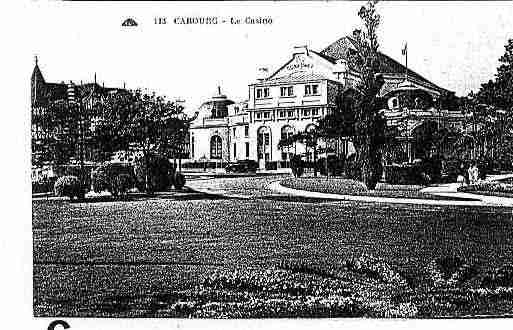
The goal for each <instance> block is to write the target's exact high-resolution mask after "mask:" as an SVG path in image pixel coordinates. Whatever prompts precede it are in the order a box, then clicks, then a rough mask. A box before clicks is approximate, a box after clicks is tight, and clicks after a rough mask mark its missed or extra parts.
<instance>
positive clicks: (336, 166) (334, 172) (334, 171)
mask: <svg viewBox="0 0 513 330" xmlns="http://www.w3.org/2000/svg"><path fill="white" fill-rule="evenodd" d="M317 169H318V170H319V172H320V173H321V175H326V158H325V157H323V158H320V159H319V160H318V161H317ZM328 171H329V174H330V175H331V176H340V175H342V172H343V171H344V159H343V158H342V159H339V158H338V157H337V156H336V155H329V156H328Z"/></svg>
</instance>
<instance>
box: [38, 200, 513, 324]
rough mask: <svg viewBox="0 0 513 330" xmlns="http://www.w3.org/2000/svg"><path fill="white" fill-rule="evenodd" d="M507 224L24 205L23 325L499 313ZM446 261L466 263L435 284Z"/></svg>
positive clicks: (441, 217)
mask: <svg viewBox="0 0 513 330" xmlns="http://www.w3.org/2000/svg"><path fill="white" fill-rule="evenodd" d="M512 223H513V222H512V213H511V209H495V208H464V207H454V208H452V207H429V208H427V207H423V206H411V205H409V206H402V205H390V206H383V205H374V204H365V203H352V202H347V203H346V202H330V203H328V202H326V203H321V202H315V203H314V202H311V203H309V202H304V201H303V202H294V201H291V200H278V199H274V198H272V197H269V198H260V199H254V200H225V199H204V198H203V197H198V198H196V199H195V198H192V199H184V200H173V199H152V200H138V201H125V202H122V201H118V202H98V203H88V204H86V203H69V202H67V201H51V200H50V201H45V200H41V201H34V202H33V247H34V257H33V258H34V314H35V315H36V316H68V317H69V316H97V317H99V316H106V317H148V316H176V317H188V316H193V317H259V316H267V317H285V316H412V317H432V316H447V315H450V316H458V315H467V314H474V313H479V314H502V313H506V312H511V311H512V310H513V302H512V301H513V300H512V297H513V295H512V293H511V292H510V291H508V290H509V289H508V288H496V287H490V288H488V287H486V288H484V287H482V283H483V278H484V276H486V274H487V272H489V271H491V270H493V269H496V268H497V267H500V266H502V265H504V264H505V263H509V262H512V257H511V256H512V252H513V226H512ZM362 255H364V256H369V259H366V258H367V257H364V259H362V260H363V261H362V262H360V261H357V262H355V261H354V260H355V258H356V260H360V259H358V258H360V257H361V256H362ZM445 256H457V257H459V258H460V259H461V260H463V261H464V264H458V265H457V267H456V268H454V269H456V271H455V270H454V269H452V270H451V271H447V274H446V273H444V270H443V269H444V268H443V267H442V268H440V267H438V266H436V265H437V264H436V262H435V263H434V260H435V259H437V258H442V257H445ZM368 260H370V261H368ZM374 260H377V261H374ZM284 263H285V264H287V265H289V266H287V267H284V266H283V265H284ZM290 265H292V266H290ZM437 267H438V268H437ZM444 267H445V266H444ZM458 267H459V268H458ZM465 267H467V268H469V269H472V272H466V270H465V269H466V268H465ZM460 268H461V269H463V270H465V271H463V270H461V269H460ZM312 269H314V270H321V271H317V272H312V271H311V270H312ZM234 271H238V272H237V273H234ZM458 272H460V273H462V274H463V275H461V274H460V275H458V274H459V273H458ZM387 274H388V275H387ZM390 274H393V275H390ZM394 274H395V275H394ZM455 274H456V275H455ZM388 278H392V280H390V279H388ZM397 278H398V279H397ZM451 278H452V279H455V280H454V281H452V280H451ZM269 279H271V282H269V283H268V282H266V281H268V280H269ZM262 281H263V282H262ZM397 281H398V282H397ZM444 281H445V282H444ZM451 281H452V282H451ZM261 283H268V284H266V285H262V284H261ZM397 283H402V284H401V285H398V284H397ZM404 283H407V286H406V287H403V284H404ZM440 283H441V284H440ZM444 283H445V284H444ZM313 287H315V288H319V289H316V290H314V291H312V290H313V289H312V288H313ZM267 288H275V289H272V290H274V291H272V290H271V291H269V290H270V289H267ZM291 288H294V289H293V290H292V289H291ZM298 288H303V289H301V290H303V291H301V290H300V289H298ZM291 290H292V291H291ZM298 290H299V291H298ZM305 290H306V291H305Z"/></svg>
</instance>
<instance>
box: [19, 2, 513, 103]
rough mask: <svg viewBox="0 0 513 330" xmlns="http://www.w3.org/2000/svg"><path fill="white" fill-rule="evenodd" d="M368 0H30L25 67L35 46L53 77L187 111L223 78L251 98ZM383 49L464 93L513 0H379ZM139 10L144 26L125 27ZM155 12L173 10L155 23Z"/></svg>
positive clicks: (505, 32)
mask: <svg viewBox="0 0 513 330" xmlns="http://www.w3.org/2000/svg"><path fill="white" fill-rule="evenodd" d="M362 4H363V3H362V2H292V3H284V2H254V3H237V2H228V3H133V2H130V3H118V2H111V3H106V4H105V3H104V4H102V3H95V2H86V3H69V2H51V3H45V2H33V3H31V4H30V6H29V8H28V9H29V11H30V14H31V25H32V26H33V28H32V29H31V32H30V39H31V40H30V47H29V48H30V50H31V52H32V53H31V57H26V58H27V60H28V61H32V62H31V63H27V66H26V67H27V76H29V75H30V73H31V71H32V69H33V65H34V59H33V57H34V56H35V55H37V56H38V58H39V66H40V68H41V70H42V72H43V75H44V76H45V79H46V80H47V81H51V82H61V81H69V80H73V81H74V82H75V83H79V82H80V81H83V82H91V81H93V79H94V74H95V72H96V76H97V81H98V82H99V83H100V84H101V83H104V84H105V86H109V87H122V86H123V84H124V83H125V84H126V87H127V88H148V89H149V90H152V91H156V92H157V93H158V94H162V95H166V96H167V97H168V98H170V99H177V98H178V99H183V100H185V106H186V108H187V109H188V110H190V111H195V110H196V109H197V107H198V106H199V105H200V104H201V103H202V102H204V101H205V100H207V99H208V98H209V97H211V95H213V94H214V93H215V91H216V90H217V86H218V85H220V86H221V89H222V91H223V93H224V94H227V95H228V96H229V97H230V98H231V99H233V100H235V101H242V100H244V99H247V94H248V84H249V83H252V82H254V81H255V79H256V76H257V70H258V68H260V67H268V68H269V69H270V71H273V70H275V69H277V68H279V67H280V66H281V65H283V64H284V63H285V62H286V61H287V60H288V59H290V58H291V56H292V51H293V47H294V46H298V45H307V46H308V47H309V48H311V49H313V50H322V49H323V48H324V47H326V46H328V45H329V44H330V43H332V42H334V41H335V40H337V39H338V38H340V37H342V36H344V35H348V34H351V32H352V31H353V29H354V28H357V27H358V26H359V24H360V20H359V18H358V16H357V12H358V9H359V8H360V6H361V5H362ZM378 10H379V12H380V14H381V16H382V24H381V26H380V30H379V36H380V46H381V51H382V52H384V53H385V54H387V55H389V56H391V57H392V58H394V59H396V60H398V61H400V62H401V63H404V57H403V56H402V55H401V48H402V46H403V44H404V42H407V43H408V66H409V68H410V69H412V70H414V71H416V72H418V73H420V74H421V75H423V76H424V77H426V78H427V79H429V80H431V81H433V82H434V83H436V84H438V85H439V86H442V87H444V88H447V89H449V90H452V91H455V92H456V94H457V95H466V94H467V93H468V92H469V91H471V90H477V89H478V88H479V86H480V84H481V83H483V82H486V81H488V80H489V79H492V78H493V76H494V74H495V72H496V68H497V65H498V58H499V57H500V56H501V55H502V54H503V53H504V45H505V44H506V41H507V39H508V38H513V20H511V17H513V5H512V4H511V2H492V3H490V2H413V3H412V2H381V3H379V5H378ZM206 16H218V17H219V18H220V19H226V20H228V21H229V20H230V18H231V17H236V18H241V19H242V20H244V19H245V18H246V17H247V16H251V17H264V18H271V19H272V24H269V25H257V24H253V25H248V24H240V25H232V24H218V25H180V24H175V23H174V19H175V18H176V17H206ZM127 17H133V18H134V19H135V20H136V21H137V22H138V23H139V25H138V26H137V27H133V28H123V27H121V22H122V21H123V20H124V19H125V18H127ZM155 17H166V20H167V24H161V25H157V24H155V23H154V19H155Z"/></svg>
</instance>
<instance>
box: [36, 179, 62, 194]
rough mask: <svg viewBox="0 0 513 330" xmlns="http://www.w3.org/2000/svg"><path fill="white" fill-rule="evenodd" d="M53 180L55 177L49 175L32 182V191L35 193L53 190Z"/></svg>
mask: <svg viewBox="0 0 513 330" xmlns="http://www.w3.org/2000/svg"><path fill="white" fill-rule="evenodd" d="M55 181H57V177H49V178H44V179H42V180H39V181H34V182H32V193H33V194H37V193H48V192H53V190H54V189H53V187H54V185H55Z"/></svg>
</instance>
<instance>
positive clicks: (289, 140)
mask: <svg viewBox="0 0 513 330" xmlns="http://www.w3.org/2000/svg"><path fill="white" fill-rule="evenodd" d="M320 137H321V135H320V134H319V131H318V130H317V129H310V130H305V131H300V132H297V133H295V134H292V135H290V136H288V137H286V138H284V139H281V140H280V141H279V142H278V148H280V149H281V148H284V147H290V146H291V145H293V144H294V143H296V142H299V143H303V144H304V145H305V146H306V147H308V148H311V149H312V151H313V161H314V176H317V166H316V164H317V152H318V144H319V138H320Z"/></svg>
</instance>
